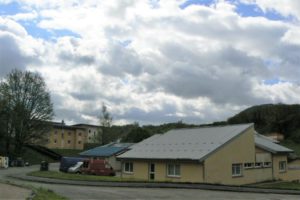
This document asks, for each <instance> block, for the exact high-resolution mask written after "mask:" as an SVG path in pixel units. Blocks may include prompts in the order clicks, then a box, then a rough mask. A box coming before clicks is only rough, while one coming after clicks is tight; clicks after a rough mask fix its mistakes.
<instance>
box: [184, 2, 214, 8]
mask: <svg viewBox="0 0 300 200" xmlns="http://www.w3.org/2000/svg"><path fill="white" fill-rule="evenodd" d="M213 2H214V0H187V1H186V2H184V3H183V4H181V5H180V8H181V9H185V8H186V7H188V6H190V5H204V6H210V5H211V4H212V3H213Z"/></svg>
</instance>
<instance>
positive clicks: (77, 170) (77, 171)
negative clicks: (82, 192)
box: [68, 161, 83, 174]
mask: <svg viewBox="0 0 300 200" xmlns="http://www.w3.org/2000/svg"><path fill="white" fill-rule="evenodd" d="M82 165H83V162H81V161H80V162H77V163H76V164H75V165H74V166H72V167H70V168H69V169H68V172H69V173H75V174H80V173H81V171H80V170H81V167H82Z"/></svg>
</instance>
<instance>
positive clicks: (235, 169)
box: [232, 164, 242, 176]
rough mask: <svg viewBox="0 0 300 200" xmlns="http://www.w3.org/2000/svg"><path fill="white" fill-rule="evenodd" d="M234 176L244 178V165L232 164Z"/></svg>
mask: <svg viewBox="0 0 300 200" xmlns="http://www.w3.org/2000/svg"><path fill="white" fill-rule="evenodd" d="M232 176H242V164H232Z"/></svg>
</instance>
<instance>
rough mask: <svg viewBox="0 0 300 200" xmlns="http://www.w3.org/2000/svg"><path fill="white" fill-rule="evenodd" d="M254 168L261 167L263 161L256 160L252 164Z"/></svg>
mask: <svg viewBox="0 0 300 200" xmlns="http://www.w3.org/2000/svg"><path fill="white" fill-rule="evenodd" d="M254 166H255V168H262V167H263V163H262V162H256V163H255V164H254Z"/></svg>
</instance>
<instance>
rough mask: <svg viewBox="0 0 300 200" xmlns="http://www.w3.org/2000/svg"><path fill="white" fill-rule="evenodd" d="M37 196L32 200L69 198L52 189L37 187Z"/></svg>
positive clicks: (61, 199) (63, 199)
mask: <svg viewBox="0 0 300 200" xmlns="http://www.w3.org/2000/svg"><path fill="white" fill-rule="evenodd" d="M33 190H34V193H35V196H34V198H33V199H32V200H67V198H65V197H62V196H60V195H58V194H55V193H54V192H53V191H52V190H48V189H44V188H37V189H33Z"/></svg>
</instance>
